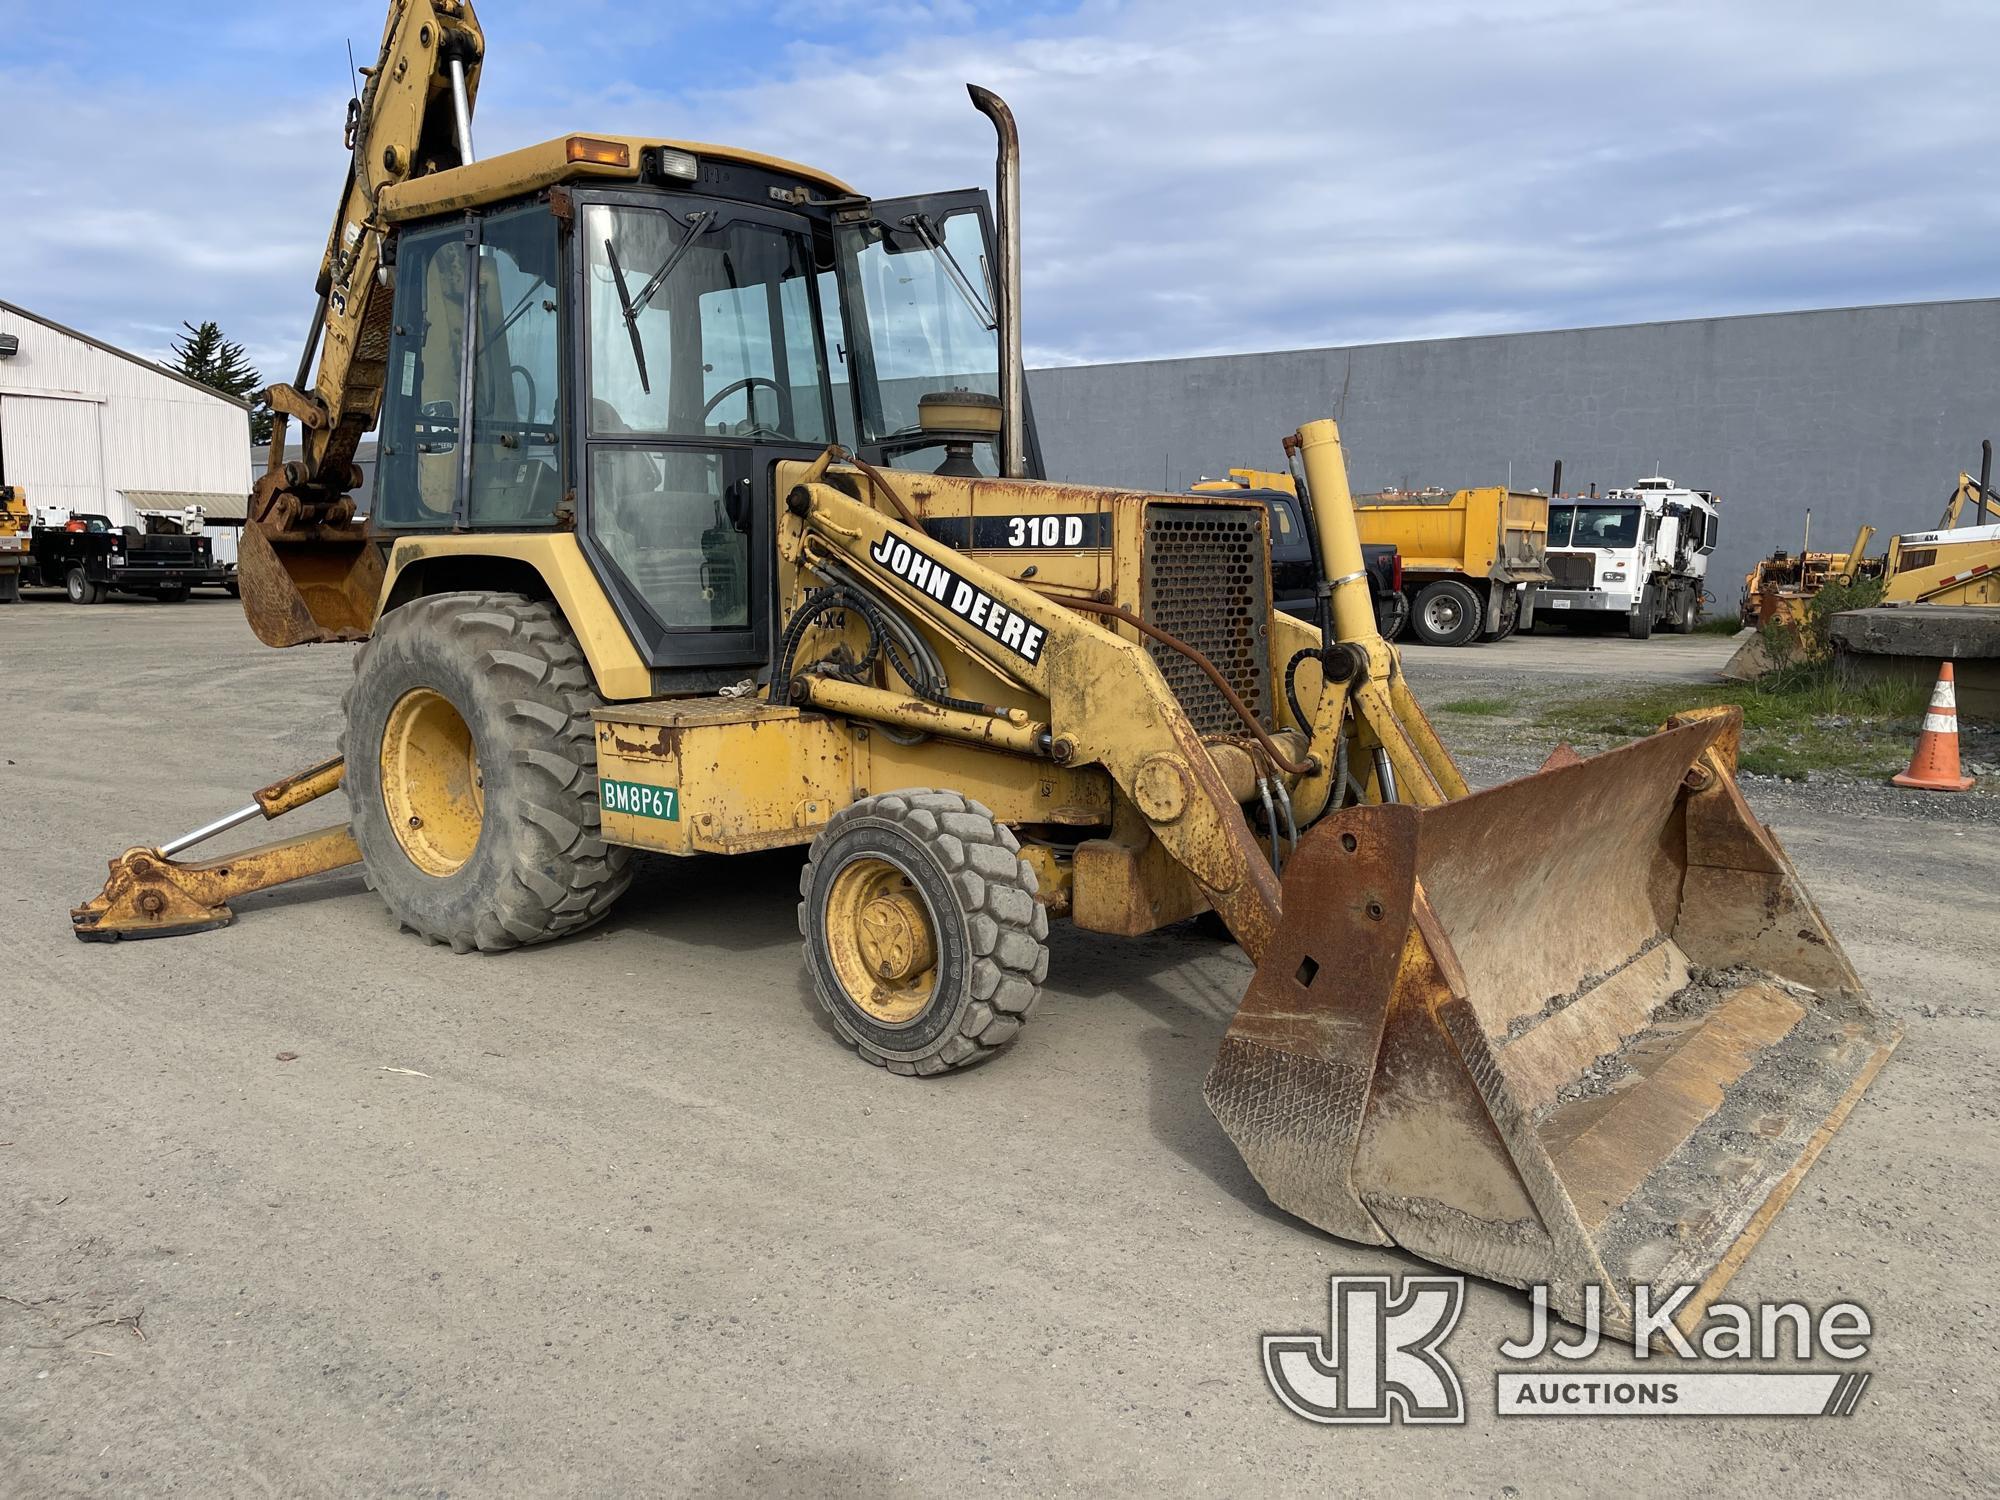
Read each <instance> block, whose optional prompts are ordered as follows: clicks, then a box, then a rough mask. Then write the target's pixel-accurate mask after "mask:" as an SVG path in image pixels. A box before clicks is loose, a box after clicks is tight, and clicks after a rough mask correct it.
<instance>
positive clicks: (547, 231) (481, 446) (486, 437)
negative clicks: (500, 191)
mask: <svg viewBox="0 0 2000 1500" xmlns="http://www.w3.org/2000/svg"><path fill="white" fill-rule="evenodd" d="M478 265H479V284H478V307H477V322H476V324H475V327H474V330H473V332H474V336H475V352H474V358H473V369H472V425H471V436H470V441H471V444H472V451H471V464H470V487H469V491H468V495H467V501H466V513H467V518H468V520H469V521H470V523H471V524H472V525H474V526H478V527H490V528H501V527H513V526H522V527H532V526H552V525H554V524H555V519H556V506H557V504H558V502H559V501H560V499H561V497H562V492H563V482H562V468H561V458H560V445H559V439H560V433H561V405H562V361H561V331H562V319H561V317H560V314H559V311H558V309H559V307H560V301H559V299H558V297H557V294H556V287H557V284H558V278H557V254H556V220H555V217H554V215H552V214H551V213H550V212H549V211H548V210H547V209H546V208H543V207H541V206H539V205H537V206H535V207H531V208H523V209H517V210H515V211H513V212H510V213H505V214H497V215H495V216H494V217H493V218H491V219H488V220H487V221H486V223H485V225H484V227H483V232H482V234H481V243H480V245H479V258H478Z"/></svg>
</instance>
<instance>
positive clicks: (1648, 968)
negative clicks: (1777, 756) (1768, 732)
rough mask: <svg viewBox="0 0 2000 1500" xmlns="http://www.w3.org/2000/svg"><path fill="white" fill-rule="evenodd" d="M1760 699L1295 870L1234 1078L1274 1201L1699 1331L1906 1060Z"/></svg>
mask: <svg viewBox="0 0 2000 1500" xmlns="http://www.w3.org/2000/svg"><path fill="white" fill-rule="evenodd" d="M1740 726H1741V719H1740V716H1739V715H1738V714H1737V712H1736V711H1735V710H1725V711H1718V712H1716V713H1713V714H1704V715H1702V716H1699V717H1694V716H1690V717H1687V718H1684V719H1676V720H1675V721H1673V724H1672V725H1671V726H1670V727H1669V728H1668V729H1666V730H1665V731H1663V732H1662V733H1660V734H1657V735H1654V736H1653V737H1651V738H1650V739H1646V740H1641V741H1638V742H1636V743H1634V744H1631V745H1627V746H1625V747H1623V748H1621V749H1617V750H1612V751H1609V752H1607V753H1605V754H1603V755H1599V756H1596V757H1594V758H1591V759H1588V760H1584V759H1579V758H1578V757H1576V756H1575V755H1574V754H1572V753H1570V752H1568V751H1567V750H1561V751H1558V752H1557V753H1556V755H1555V756H1553V757H1551V759H1550V762H1549V764H1548V765H1547V766H1545V767H1544V768H1543V769H1542V770H1541V771H1540V772H1538V773H1537V774H1535V775H1533V776H1529V777H1525V778H1523V779H1521V780H1519V781H1514V782H1510V783H1507V784H1506V785H1504V786H1499V787H1495V788H1493V789H1491V790H1489V791H1484V792H1478V793H1474V794H1473V795H1471V796H1468V797H1465V798H1462V799H1459V800H1457V801H1452V802H1446V803H1444V804H1442V805H1439V806H1435V807H1424V808H1418V807H1412V806H1404V805H1391V806H1379V807H1364V808H1353V809H1349V810H1347V811H1345V812H1342V813H1339V814H1336V815H1335V816H1333V817H1330V818H1328V819H1326V820H1325V822H1323V823H1322V824H1321V825H1320V826H1319V827H1318V828H1317V829H1315V831H1314V832H1313V833H1311V834H1310V835H1308V837H1307V838H1306V839H1305V841H1304V842H1303V844H1302V845H1301V847H1300V849H1299V852H1298V854H1297V855H1296V856H1295V858H1294V860H1293V861H1292V862H1291V863H1290V864H1289V865H1288V867H1287V869H1286V872H1285V879H1284V893H1283V894H1284V908H1283V917H1282V920H1281V922H1280V924H1279V929H1278V933H1277V935H1276V937H1275V938H1274V939H1273V941H1272V943H1271V945H1270V946H1269V947H1268V948H1267V949H1266V950H1265V953H1264V956H1263V959H1262V961H1261V962H1260V963H1259V965H1258V968H1257V973H1256V975H1255V977H1254V978H1253V980H1252V982H1251V985H1250V988H1249V991H1248V993H1247V994H1246V995H1245V997H1244V1000H1243V1003H1242V1006H1241V1007H1240V1008H1239V1010H1238V1012H1237V1015H1236V1017H1235V1019H1234V1020H1233V1021H1232V1023H1231V1025H1230V1027H1229V1031H1228V1034H1227V1035H1226V1037H1225V1038H1224V1041H1223V1045H1222V1048H1221V1051H1220V1054H1219V1055H1218V1057H1217V1059H1216V1062H1215V1065H1214V1068H1213V1070H1212V1071H1211V1073H1210V1074H1209V1078H1208V1082H1207V1086H1206V1089H1205V1094H1206V1097H1207V1100H1208V1104H1209V1107H1210V1109H1211V1110H1213V1111H1214V1113H1215V1115H1216V1118H1217V1119H1218V1120H1219V1121H1220V1122H1221V1124H1222V1126H1223V1128H1224V1129H1225V1130H1226V1131H1227V1132H1228V1134H1229V1136H1230V1138H1231V1139H1232V1140H1233V1141H1234V1142H1235V1144H1236V1147H1237V1149H1238V1150H1239V1151H1240V1152H1241V1153H1242V1155H1243V1157H1244V1160H1245V1161H1246V1162H1247V1163H1248V1164H1249V1166H1250V1169H1251V1171H1252V1172H1253V1173H1254V1174H1255V1176H1256V1177H1257V1180H1258V1181H1259V1182H1260V1183H1261V1184H1262V1185H1263V1187H1264V1189H1265V1191H1266V1192H1267V1193H1269V1195H1270V1197H1271V1199H1272V1201H1273V1202H1275V1203H1276V1204H1278V1206H1280V1207H1281V1208H1284V1209H1286V1210H1287V1211H1288V1212H1291V1213H1294V1214H1296V1215H1298V1216H1299V1217H1301V1218H1303V1219H1306V1220H1308V1221H1310V1222H1311V1223H1313V1224H1315V1225H1318V1226H1319V1227H1321V1228H1323V1229H1326V1230H1328V1231H1330V1232H1332V1233H1334V1234H1337V1235H1340V1236H1342V1237H1343V1238H1346V1239H1351V1240H1356V1241H1361V1242H1363V1243H1371V1244H1382V1245H1389V1244H1393V1245H1399V1246H1401V1247H1403V1248H1404V1249H1406V1250H1408V1251H1409V1252H1411V1253H1412V1254H1414V1255H1417V1256H1420V1257H1422V1258H1423V1259H1425V1260H1429V1261H1433V1262H1436V1263H1438V1264H1440V1265H1444V1266H1447V1267H1452V1268H1455V1269H1458V1270H1462V1271H1466V1272H1469V1273H1471V1274H1473V1275H1476V1276H1481V1277H1486V1278H1488V1279H1491V1280H1494V1281H1500V1282H1505V1283H1508V1284H1511V1285H1514V1286H1522V1287H1526V1286H1531V1285H1537V1284H1539V1285H1546V1286H1547V1287H1548V1289H1549V1302H1550V1306H1551V1307H1552V1308H1553V1309H1554V1310H1555V1311H1557V1312H1558V1313H1559V1314H1561V1315H1562V1316H1564V1317H1566V1318H1569V1319H1570V1320H1572V1321H1577V1322H1580V1321H1582V1320H1583V1318H1584V1317H1585V1312H1586V1307H1587V1298H1588V1296H1589V1293H1588V1292H1587V1290H1586V1289H1587V1288H1589V1287H1592V1286H1596V1287H1599V1288H1601V1289H1602V1290H1601V1292H1600V1293H1599V1294H1598V1295H1599V1296H1601V1299H1602V1301H1601V1304H1600V1310H1599V1321H1600V1324H1601V1326H1603V1327H1604V1328H1605V1329H1606V1330H1607V1331H1629V1330H1630V1326H1631V1309H1632V1301H1633V1295H1634V1289H1635V1288H1636V1287H1637V1286H1639V1285H1640V1284H1642V1283H1643V1284H1649V1285H1651V1286H1653V1287H1654V1288H1655V1289H1656V1296H1655V1301H1654V1305H1655V1306H1658V1304H1659V1300H1660V1297H1661V1296H1663V1295H1664V1294H1665V1293H1666V1292H1667V1291H1668V1290H1669V1289H1671V1288H1675V1287H1679V1286H1682V1285H1687V1286H1692V1287H1694V1288H1695V1289H1696V1290H1695V1291H1694V1293H1693V1295H1692V1296H1691V1297H1690V1298H1689V1299H1688V1300H1687V1301H1686V1302H1685V1303H1683V1304H1682V1305H1681V1307H1680V1309H1679V1310H1678V1312H1677V1314H1676V1316H1675V1321H1676V1322H1678V1323H1679V1324H1681V1326H1683V1327H1684V1328H1691V1327H1693V1326H1694V1325H1695V1324H1696V1323H1698V1322H1699V1321H1700V1317H1701V1315H1702V1311H1703V1310H1704V1309H1705V1308H1706V1307H1707V1305H1708V1304H1709V1303H1710V1302H1711V1301H1712V1300H1713V1299H1714V1298H1715V1296H1716V1295H1717V1294H1718V1293H1719V1292H1720V1290H1721V1288H1722V1286H1723V1285H1724V1283H1725V1282H1726V1281H1727V1280H1728V1278H1729V1277H1730V1275H1731V1274H1733V1272H1734V1271H1735V1269H1736V1267H1737V1266H1738V1264H1739V1263H1740V1262H1741V1260H1742V1259H1743V1257H1744V1256H1745V1255H1746V1254H1747V1253H1748V1252H1749V1250H1750V1247H1751V1246H1752V1245H1754V1244H1755V1242H1756V1241H1757V1239H1758V1238H1759V1237H1760V1236H1761V1235H1762V1234H1763V1232H1764V1230H1765V1229H1766V1228H1767V1227H1768V1226H1769V1224H1770V1222H1771V1220H1772V1218H1773V1217H1774V1216H1775V1214H1776V1213H1777V1211H1778V1209H1779V1208H1780V1207H1781V1206H1782V1205H1783V1203H1784V1202H1785V1200H1786V1199H1787V1198H1788V1197H1789V1196H1790V1194H1791V1192H1792V1190H1793V1188H1794V1187H1795V1186H1796V1185H1797V1183H1798V1181H1799V1178H1800V1177H1801V1176H1802V1175H1803V1173H1804V1172H1805V1170H1806V1168H1807V1167H1808V1166H1809V1165H1810V1164H1811V1163H1812V1161H1813V1159H1814V1157H1815V1156H1817V1155H1818V1153H1819V1150H1820V1148H1821V1147H1822V1146H1823V1145H1824V1144H1825V1142H1826V1140H1827V1139H1828V1137H1829V1136H1831V1135H1832V1133H1833V1132H1834V1131H1835V1130H1837V1129H1838V1128H1839V1127H1840V1124H1841V1123H1842V1121H1843V1120H1844V1119H1845V1118H1846V1116H1847V1113H1848V1111H1849V1110H1850V1109H1851V1108H1852V1107H1853V1105H1854V1103H1855V1101H1856V1099H1858V1098H1859V1096H1860V1094H1861V1092H1862V1090H1864V1089H1865V1088H1866V1087H1867V1085H1868V1082H1869V1080H1870V1079H1871V1078H1873V1077H1874V1075H1875V1073H1876V1071H1877V1070H1878V1069H1879V1068H1880V1067H1881V1065H1882V1063H1883V1061H1884V1060H1885V1059H1886V1058H1887V1056H1888V1054H1889V1052H1890V1050H1891V1049H1892V1048H1893V1047H1894V1046H1895V1044H1896V1042H1897V1040H1898V1038H1899V1035H1900V1031H1899V1028H1897V1027H1895V1026H1893V1025H1890V1024H1888V1023H1886V1022H1885V1021H1884V1020H1883V1019H1882V1018H1881V1017H1880V1016H1879V1015H1878V1014H1877V1012H1876V1011H1875V1009H1874V1007H1873V1005H1872V1004H1871V1002H1870V1001H1869V999H1868V996H1867V995H1866V994H1865V993H1864V991H1863V989H1862V986H1861V983H1860V980H1859V979H1858V978H1857V977H1856V975H1855V972H1854V969H1853V967H1852V966H1851V965H1850V964H1849V963H1848V961H1847V958H1846V956H1845V955H1844V954H1843V953H1842V952H1841V949H1840V945H1839V944H1838V943H1837V942H1835V941H1834V938H1833V935H1832V934H1831V933H1830V932H1829V931H1828V930H1827V927H1826V924H1825V922H1824V921H1823V920H1822V919H1821V917H1820V914H1819V912H1818V910H1817V909H1816V908H1815V907H1814V905H1813V903H1812V900H1811V898H1810V897H1809V896H1808V895H1807V894H1806V892H1805V890H1804V888H1803V887H1802V886H1801V884H1800V883H1799V879H1798V876H1797V875H1796V873H1795V872H1794V871H1793V869H1792V866H1791V863H1790V861H1789V860H1788V859H1787V858H1786V856H1785V854H1784V851H1783V850H1782V849H1780V848H1779V846H1778V844H1777V842H1776V840H1775V839H1774V838H1773V837H1772V836H1771V834H1770V832H1769V831H1768V830H1767V829H1765V828H1764V827H1763V826H1762V825H1760V824H1759V823H1758V822H1757V821H1756V819H1755V818H1754V817H1753V816H1752V815H1751V814H1750V811H1749V809H1748V808H1747V806H1746V805H1745V804H1744V802H1743V799H1742V796H1741V794H1740V793H1739V792H1738V790H1737V787H1736V783H1735V775H1734V773H1735V759H1736V745H1737V741H1738V736H1739V732H1740Z"/></svg>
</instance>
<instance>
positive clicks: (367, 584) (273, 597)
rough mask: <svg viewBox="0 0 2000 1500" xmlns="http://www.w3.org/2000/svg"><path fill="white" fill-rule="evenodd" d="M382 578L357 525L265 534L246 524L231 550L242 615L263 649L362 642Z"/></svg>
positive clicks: (378, 558)
mask: <svg viewBox="0 0 2000 1500" xmlns="http://www.w3.org/2000/svg"><path fill="white" fill-rule="evenodd" d="M383 576H384V569H383V566H382V554H381V552H380V551H379V550H378V549H377V548H376V547H375V546H374V544H373V543H371V542H369V541H368V540H367V537H366V535H365V533H364V532H363V531H362V529H361V528H360V527H359V526H353V525H348V526H314V527H310V528H307V529H303V530H299V531H271V530H268V529H267V528H265V527H263V526H260V525H258V524H257V523H256V522H254V521H253V522H251V523H250V524H249V525H247V526H245V527H244V528H243V536H242V539H241V541H240V542H239V543H238V546H237V559H236V577H237V583H238V587H239V589H240V591H241V593H242V595H243V613H244V615H245V617H247V618H248V619H249V621H250V628H251V630H253V631H254V632H256V635H257V639H258V640H260V641H262V642H263V643H264V644H265V645H267V646H298V645H303V644H305V643H306V642H308V641H365V640H366V639H368V636H369V633H370V632H371V631H372V630H373V629H374V628H375V606H376V604H377V602H378V601H379V600H380V598H381V594H382V579H383Z"/></svg>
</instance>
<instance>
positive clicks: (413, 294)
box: [374, 223, 471, 526]
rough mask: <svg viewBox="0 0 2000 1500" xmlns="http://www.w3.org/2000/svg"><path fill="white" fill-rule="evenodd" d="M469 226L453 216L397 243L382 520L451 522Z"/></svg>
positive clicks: (380, 488)
mask: <svg viewBox="0 0 2000 1500" xmlns="http://www.w3.org/2000/svg"><path fill="white" fill-rule="evenodd" d="M467 233H468V231H467V228H466V226H465V225H464V224H457V223H455V224H450V225H446V226H444V227H441V228H437V229H421V230H415V231H412V232H409V233H406V234H404V235H403V236H402V237H401V240H400V241H399V243H398V245H397V254H396V294H395V304H394V308H393V311H392V317H393V320H394V321H393V329H392V342H391V345H390V357H389V371H388V391H387V392H386V396H385V399H384V401H383V407H382V425H381V434H380V468H379V473H378V476H377V483H376V486H375V502H374V519H375V520H376V522H377V523H378V524H381V525H384V526H449V525H450V524H451V522H452V513H453V511H454V509H455V507H456V505H457V502H458V473H459V451H458V445H459V440H460V437H461V435H462V434H461V432H460V425H461V424H460V419H459V398H460V386H461V384H462V380H461V376H462V374H463V372H464V359H465V315H466V271H467V268H468V266H469V265H470V263H471V246H470V245H468V243H467Z"/></svg>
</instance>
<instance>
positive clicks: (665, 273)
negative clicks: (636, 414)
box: [604, 213, 715, 396]
mask: <svg viewBox="0 0 2000 1500" xmlns="http://www.w3.org/2000/svg"><path fill="white" fill-rule="evenodd" d="M688 224H689V225H690V226H691V227H690V228H689V230H688V235H687V238H686V239H684V240H682V241H681V242H680V243H679V244H678V245H676V246H674V248H673V251H672V253H671V254H669V255H668V256H667V258H666V259H665V260H664V261H662V262H661V263H660V269H659V270H657V271H655V272H654V273H653V274H652V276H651V277H649V278H648V279H647V281H646V284H645V285H644V286H642V287H640V288H639V295H638V296H636V297H634V296H632V295H631V294H630V293H628V292H627V291H626V290H625V271H624V268H623V267H621V266H620V265H619V264H618V250H617V247H616V246H614V245H613V244H612V243H611V241H610V240H608V239H607V240H606V241H605V242H604V256H605V259H606V260H608V261H610V262H611V279H612V281H613V283H614V284H615V285H616V286H617V288H618V306H619V308H620V309H621V310H622V311H623V312H624V314H625V332H626V333H627V334H628V335H630V336H631V339H632V362H633V363H634V364H635V365H637V366H638V367H639V388H640V389H641V390H642V391H644V392H645V393H646V394H647V395H648V396H650V395H652V394H653V387H652V385H651V384H650V383H649V382H648V381H647V379H646V351H645V349H644V347H642V346H641V344H640V342H639V314H640V313H642V312H644V311H645V310H646V304H647V303H648V302H651V301H652V300H653V294H654V293H655V292H657V291H658V290H659V289H660V288H661V287H662V286H664V285H665V284H666V280H667V278H668V277H669V276H671V275H673V274H674V267H675V266H677V265H679V264H680V263H681V260H682V259H683V258H684V257H685V256H686V255H687V253H688V251H690V250H692V249H693V248H694V242H695V241H696V240H698V239H700V238H701V237H702V236H703V235H704V234H706V233H708V231H709V230H711V229H713V228H714V227H715V216H714V215H713V214H707V213H697V214H689V215H688Z"/></svg>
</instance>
